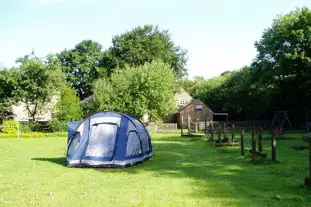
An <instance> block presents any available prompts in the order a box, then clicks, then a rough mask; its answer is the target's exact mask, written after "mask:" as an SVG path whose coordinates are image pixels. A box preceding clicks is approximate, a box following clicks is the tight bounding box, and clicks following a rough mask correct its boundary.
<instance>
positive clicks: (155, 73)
mask: <svg viewBox="0 0 311 207" xmlns="http://www.w3.org/2000/svg"><path fill="white" fill-rule="evenodd" d="M173 91H174V74H173V71H172V69H171V68H170V67H169V65H168V64H165V63H163V62H160V61H155V62H152V63H146V64H144V65H142V66H138V67H129V66H126V68H125V69H124V70H117V71H115V72H114V73H112V75H111V77H110V78H109V79H100V80H98V81H97V82H96V83H95V86H94V94H95V99H96V102H97V104H98V107H99V108H98V109H100V110H116V111H121V112H124V113H129V114H132V115H134V116H136V117H138V118H142V116H143V115H144V114H146V113H147V114H148V115H149V117H150V119H151V120H156V119H159V118H163V117H165V116H166V115H167V114H169V113H171V112H173V111H174V110H175V107H176V106H175V103H174V100H173V98H174V93H173Z"/></svg>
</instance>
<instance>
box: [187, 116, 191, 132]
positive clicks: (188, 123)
mask: <svg viewBox="0 0 311 207" xmlns="http://www.w3.org/2000/svg"><path fill="white" fill-rule="evenodd" d="M190 119H191V118H190V116H189V115H188V119H187V126H188V134H191V132H190V123H191V122H190V121H191V120H190Z"/></svg>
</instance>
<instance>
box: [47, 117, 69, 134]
mask: <svg viewBox="0 0 311 207" xmlns="http://www.w3.org/2000/svg"><path fill="white" fill-rule="evenodd" d="M50 129H51V130H52V132H65V131H67V122H65V121H59V120H57V119H53V120H51V121H50Z"/></svg>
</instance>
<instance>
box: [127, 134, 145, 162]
mask: <svg viewBox="0 0 311 207" xmlns="http://www.w3.org/2000/svg"><path fill="white" fill-rule="evenodd" d="M140 153H141V147H140V140H139V137H138V136H137V133H136V131H130V132H129V134H128V140H127V144H126V156H132V155H139V154H140Z"/></svg>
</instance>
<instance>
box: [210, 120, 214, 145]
mask: <svg viewBox="0 0 311 207" xmlns="http://www.w3.org/2000/svg"><path fill="white" fill-rule="evenodd" d="M210 126H211V141H212V142H213V141H214V123H213V121H211V122H210Z"/></svg>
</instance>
